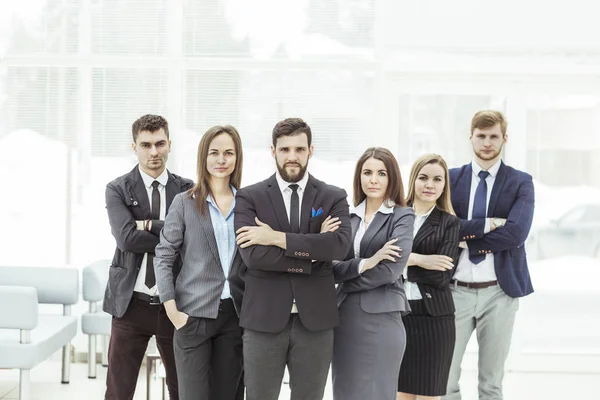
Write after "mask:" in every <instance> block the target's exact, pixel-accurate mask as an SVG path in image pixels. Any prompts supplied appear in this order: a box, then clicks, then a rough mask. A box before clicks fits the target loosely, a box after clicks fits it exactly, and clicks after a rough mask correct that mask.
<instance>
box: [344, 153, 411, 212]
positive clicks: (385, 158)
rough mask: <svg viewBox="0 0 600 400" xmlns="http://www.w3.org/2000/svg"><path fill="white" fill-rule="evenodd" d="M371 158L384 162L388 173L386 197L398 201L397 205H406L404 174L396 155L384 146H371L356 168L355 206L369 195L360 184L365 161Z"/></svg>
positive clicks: (386, 199)
mask: <svg viewBox="0 0 600 400" xmlns="http://www.w3.org/2000/svg"><path fill="white" fill-rule="evenodd" d="M369 158H374V159H376V160H379V161H381V162H383V165H385V168H386V169H387V173H388V186H387V189H386V190H385V194H384V199H385V201H386V202H387V201H388V200H391V201H393V202H394V203H396V207H400V206H405V205H406V201H405V199H404V186H403V184H402V176H401V175H400V168H399V167H398V161H396V157H394V155H393V154H392V153H391V152H390V151H389V150H388V149H385V148H383V147H370V148H368V149H367V150H366V151H365V152H364V153H363V155H362V156H360V158H359V159H358V161H357V162H356V169H355V170H354V185H353V186H354V188H353V189H354V190H353V192H354V206H355V207H356V206H358V205H359V204H360V203H362V201H363V200H364V199H366V198H367V195H366V194H365V192H363V190H362V186H361V184H360V174H361V172H362V167H363V164H364V163H365V161H367V160H368V159H369Z"/></svg>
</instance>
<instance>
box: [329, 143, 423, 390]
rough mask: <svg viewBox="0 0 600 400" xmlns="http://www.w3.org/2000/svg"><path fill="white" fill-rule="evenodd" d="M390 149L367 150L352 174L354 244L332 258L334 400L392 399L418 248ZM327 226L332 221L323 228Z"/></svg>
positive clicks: (400, 357)
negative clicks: (406, 272) (407, 271)
mask: <svg viewBox="0 0 600 400" xmlns="http://www.w3.org/2000/svg"><path fill="white" fill-rule="evenodd" d="M404 201H405V199H404V195H403V187H402V177H401V176H400V169H399V168H398V163H397V162H396V159H395V158H394V156H393V155H392V153H391V152H390V151H389V150H387V149H384V148H380V147H374V148H370V149H367V151H365V153H364V154H363V155H362V156H361V157H360V159H359V160H358V162H357V163H356V169H355V172H354V205H355V208H354V210H352V211H351V216H350V223H351V225H352V234H353V239H354V240H353V245H352V246H351V248H350V251H349V252H348V255H347V257H346V259H345V260H344V261H336V262H334V267H333V273H334V276H335V279H336V282H337V283H339V285H338V287H337V302H338V306H339V315H340V325H339V326H337V327H336V328H335V331H334V343H333V360H332V378H333V398H334V399H335V400H394V398H395V397H396V386H397V379H398V372H399V371H400V363H401V361H402V353H403V352H404V347H405V335H404V326H403V325H402V316H401V315H402V314H403V313H406V312H407V311H408V310H409V308H408V303H407V301H406V297H405V294H404V288H403V287H402V281H401V280H400V275H401V274H402V270H403V269H404V266H405V265H406V259H407V256H401V252H402V251H404V252H405V254H408V252H409V251H410V248H411V246H412V236H413V235H412V231H413V222H414V213H413V210H412V209H410V208H409V207H404ZM323 228H324V230H326V229H327V227H326V226H324V227H323Z"/></svg>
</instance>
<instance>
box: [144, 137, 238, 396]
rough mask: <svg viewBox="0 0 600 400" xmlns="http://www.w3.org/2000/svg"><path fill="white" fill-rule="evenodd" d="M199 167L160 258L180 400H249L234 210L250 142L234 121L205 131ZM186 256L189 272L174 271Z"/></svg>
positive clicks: (172, 218) (173, 215) (168, 224)
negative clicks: (244, 146)
mask: <svg viewBox="0 0 600 400" xmlns="http://www.w3.org/2000/svg"><path fill="white" fill-rule="evenodd" d="M197 169H198V181H197V183H196V185H195V186H194V187H193V188H192V189H190V190H189V191H188V192H187V193H181V194H179V195H177V196H176V197H175V198H174V199H173V203H172V205H171V208H170V210H169V214H168V215H167V217H166V219H165V224H164V228H163V230H162V231H161V234H160V243H159V245H158V246H157V247H156V256H155V258H154V267H155V271H156V283H157V285H158V291H159V293H160V300H161V302H163V303H164V305H165V309H166V311H167V315H168V317H169V319H170V320H171V322H173V325H174V326H175V329H176V330H175V335H174V337H173V345H174V349H175V365H176V367H177V378H178V383H179V398H180V399H181V400H191V399H219V400H221V399H222V400H234V399H235V400H238V399H239V400H241V399H243V379H242V329H241V328H240V326H239V318H238V312H239V310H240V308H241V304H242V294H243V290H244V284H243V281H242V279H241V277H240V273H242V272H243V271H244V270H245V266H244V264H243V261H242V259H241V257H240V255H239V254H238V252H237V248H236V243H235V230H234V226H233V210H234V207H235V192H236V190H237V189H239V187H240V183H241V179H242V141H241V139H240V135H239V133H238V132H237V130H236V129H235V128H234V127H233V126H230V125H225V126H213V127H212V128H210V129H209V130H208V131H207V132H206V133H205V134H204V136H202V139H201V140H200V144H199V145H198V165H197ZM178 257H181V260H182V266H181V270H180V271H174V270H173V265H175V260H176V259H177V258H178ZM174 275H178V276H177V280H176V281H175V283H173V282H174V280H173V276H174Z"/></svg>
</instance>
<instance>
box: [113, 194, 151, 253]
mask: <svg viewBox="0 0 600 400" xmlns="http://www.w3.org/2000/svg"><path fill="white" fill-rule="evenodd" d="M106 211H107V212H108V221H109V223H110V229H111V232H112V234H113V236H114V237H115V240H116V241H117V247H118V248H119V250H121V251H126V252H131V253H153V252H154V248H155V247H156V245H157V244H158V242H159V237H158V234H155V233H154V232H153V231H154V229H153V231H146V230H139V229H137V228H138V223H137V221H136V220H135V219H134V217H133V215H132V214H131V211H130V210H129V207H127V204H126V203H125V197H124V195H123V193H122V191H121V190H120V188H119V187H118V186H117V185H115V184H113V183H109V184H108V185H107V186H106ZM159 232H160V230H159Z"/></svg>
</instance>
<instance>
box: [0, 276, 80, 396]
mask: <svg viewBox="0 0 600 400" xmlns="http://www.w3.org/2000/svg"><path fill="white" fill-rule="evenodd" d="M0 282H2V286H0V304H2V305H3V306H2V307H0V354H1V355H2V356H1V357H0V369H2V368H9V369H10V368H17V369H19V370H20V375H19V398H20V399H21V400H29V397H30V383H31V382H30V370H31V369H32V368H33V367H35V366H36V365H38V364H39V363H41V362H42V361H44V360H46V359H48V358H49V357H50V356H51V355H52V354H53V353H54V352H56V351H58V350H59V349H60V348H61V347H62V383H69V379H70V366H71V360H70V356H69V353H70V347H71V340H72V339H73V338H74V337H75V335H76V334H77V318H76V317H73V316H71V305H73V304H76V303H77V302H78V300H79V271H78V270H77V269H74V268H40V267H0ZM38 303H41V304H61V305H62V306H63V312H62V315H46V314H39V313H38Z"/></svg>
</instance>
